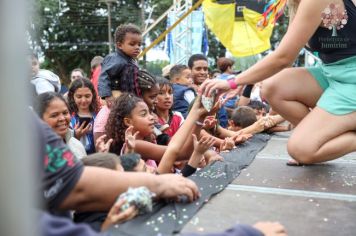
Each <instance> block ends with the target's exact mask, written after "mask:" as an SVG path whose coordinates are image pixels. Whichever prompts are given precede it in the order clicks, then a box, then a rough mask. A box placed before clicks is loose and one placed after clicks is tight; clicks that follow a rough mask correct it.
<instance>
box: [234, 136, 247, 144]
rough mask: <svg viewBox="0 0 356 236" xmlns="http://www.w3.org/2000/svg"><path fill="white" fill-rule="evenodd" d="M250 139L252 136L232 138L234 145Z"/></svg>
mask: <svg viewBox="0 0 356 236" xmlns="http://www.w3.org/2000/svg"><path fill="white" fill-rule="evenodd" d="M251 137H252V134H237V135H235V136H233V137H232V139H233V140H234V142H235V144H239V143H244V142H246V140H248V139H249V138H251Z"/></svg>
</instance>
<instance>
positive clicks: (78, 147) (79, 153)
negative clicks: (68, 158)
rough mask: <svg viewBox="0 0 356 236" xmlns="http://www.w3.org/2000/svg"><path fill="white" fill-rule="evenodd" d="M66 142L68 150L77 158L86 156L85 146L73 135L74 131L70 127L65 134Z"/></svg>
mask: <svg viewBox="0 0 356 236" xmlns="http://www.w3.org/2000/svg"><path fill="white" fill-rule="evenodd" d="M65 140H66V144H67V146H68V148H69V150H70V151H71V152H72V153H73V155H74V156H76V157H77V158H78V159H79V160H80V159H82V158H83V157H85V156H87V152H86V151H85V147H84V146H83V144H82V143H81V142H80V141H79V140H78V139H76V138H75V137H74V131H73V130H72V129H68V132H67V134H66V136H65Z"/></svg>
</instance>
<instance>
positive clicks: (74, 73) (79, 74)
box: [70, 70, 84, 82]
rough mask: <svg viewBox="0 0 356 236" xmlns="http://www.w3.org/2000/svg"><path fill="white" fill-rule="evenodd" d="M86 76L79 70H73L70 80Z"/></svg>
mask: <svg viewBox="0 0 356 236" xmlns="http://www.w3.org/2000/svg"><path fill="white" fill-rule="evenodd" d="M80 78H84V75H83V74H82V72H80V71H79V70H76V71H73V72H72V73H71V75H70V80H71V81H72V82H73V81H74V80H76V79H80Z"/></svg>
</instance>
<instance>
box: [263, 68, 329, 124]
mask: <svg viewBox="0 0 356 236" xmlns="http://www.w3.org/2000/svg"><path fill="white" fill-rule="evenodd" d="M322 93H323V90H322V88H321V87H320V86H319V84H318V82H317V81H316V80H315V79H314V78H313V76H312V75H311V74H310V73H309V72H308V71H307V70H306V69H304V68H289V69H285V70H283V71H281V72H280V73H278V74H276V75H275V76H273V77H271V78H269V79H268V80H267V81H264V82H263V85H262V97H263V98H266V99H267V101H268V102H269V104H270V105H271V106H272V108H273V110H274V111H276V112H277V113H278V114H280V115H281V116H283V117H284V118H285V119H286V120H288V121H290V122H291V123H292V124H293V125H295V126H296V125H297V124H298V123H299V122H300V121H301V120H302V119H303V118H304V117H305V116H306V115H307V114H308V113H309V112H310V109H309V108H313V107H315V105H316V103H317V101H318V99H319V98H320V96H321V94H322Z"/></svg>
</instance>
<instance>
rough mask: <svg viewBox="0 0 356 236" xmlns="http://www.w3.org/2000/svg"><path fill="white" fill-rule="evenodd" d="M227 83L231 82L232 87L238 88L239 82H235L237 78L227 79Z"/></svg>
mask: <svg viewBox="0 0 356 236" xmlns="http://www.w3.org/2000/svg"><path fill="white" fill-rule="evenodd" d="M227 83H228V84H229V86H230V89H236V88H237V83H236V82H235V78H234V79H229V80H227Z"/></svg>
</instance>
